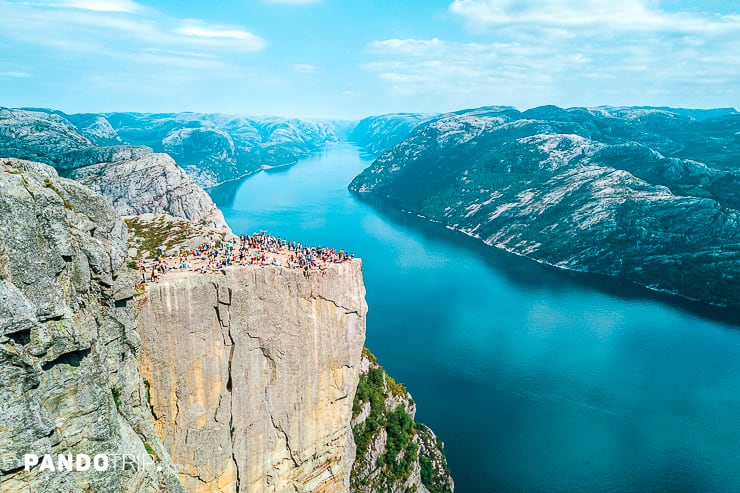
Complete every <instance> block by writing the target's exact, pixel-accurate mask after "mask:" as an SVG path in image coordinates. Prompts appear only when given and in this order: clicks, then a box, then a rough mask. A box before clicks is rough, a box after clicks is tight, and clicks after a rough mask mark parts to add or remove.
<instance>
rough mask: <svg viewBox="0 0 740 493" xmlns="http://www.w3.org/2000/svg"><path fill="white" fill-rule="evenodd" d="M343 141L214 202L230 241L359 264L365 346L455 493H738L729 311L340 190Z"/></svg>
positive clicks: (345, 155) (738, 387)
mask: <svg viewBox="0 0 740 493" xmlns="http://www.w3.org/2000/svg"><path fill="white" fill-rule="evenodd" d="M368 164H369V161H367V160H366V159H363V158H362V157H361V156H360V155H359V153H358V151H357V149H356V148H355V147H353V146H351V145H349V144H339V145H336V146H334V147H331V148H329V149H328V150H327V151H325V152H324V153H322V154H318V155H315V156H312V157H310V158H308V159H305V160H303V161H301V162H299V163H298V164H296V165H295V166H292V167H289V168H283V169H276V170H272V171H270V172H261V173H258V174H256V175H253V176H251V177H248V178H246V179H244V180H242V181H240V182H234V183H230V184H227V185H224V186H221V187H219V188H216V189H212V190H211V191H210V193H211V195H212V197H213V198H214V200H215V201H216V203H217V204H218V206H219V207H220V208H221V209H222V210H223V211H224V214H225V216H226V219H227V221H228V222H229V224H230V225H231V227H232V228H233V229H234V231H236V232H252V231H255V230H259V229H269V230H270V231H271V232H272V233H274V234H276V235H277V234H279V235H282V236H286V237H288V238H290V239H297V240H300V241H302V242H304V243H313V244H321V245H328V246H336V247H338V248H344V249H345V250H349V251H351V252H354V253H355V254H356V255H357V256H360V257H362V259H363V270H364V277H365V284H366V287H367V301H368V304H369V313H368V327H367V343H366V344H367V346H368V347H369V348H370V349H371V350H372V351H373V352H374V353H375V354H376V355H377V356H378V359H379V360H380V363H381V364H382V365H383V366H384V367H385V368H386V369H387V370H388V372H389V373H390V374H391V375H393V376H394V377H395V378H396V380H398V381H401V382H403V383H405V384H406V386H407V388H408V389H409V390H410V392H411V393H412V394H413V396H414V398H415V400H416V403H417V408H418V412H417V419H418V420H420V421H422V422H424V423H426V424H428V425H429V426H431V427H432V429H434V430H435V432H437V434H438V435H439V436H440V438H442V440H443V441H444V442H445V445H446V451H447V456H448V460H449V464H450V467H451V469H452V472H453V477H454V478H455V481H456V485H457V488H456V491H458V492H459V493H468V492H491V491H625V490H627V491H710V490H711V491H738V490H740V459H739V458H740V326H738V325H734V323H736V322H739V321H740V319H738V318H737V314H736V313H735V314H732V313H726V312H724V311H722V310H714V309H710V308H705V307H702V306H700V305H696V304H691V303H685V302H680V301H678V300H676V299H674V298H672V297H668V296H664V295H659V294H654V293H651V292H649V291H647V290H644V289H642V288H638V287H635V286H631V285H628V284H625V283H619V282H617V281H614V280H608V279H602V278H600V277H596V276H585V275H575V274H568V273H563V272H560V271H555V270H554V269H551V268H547V267H544V266H540V265H538V264H536V263H534V262H531V261H528V260H525V259H521V258H518V257H514V256H511V255H508V254H505V253H502V252H498V251H496V250H494V249H492V248H489V247H485V246H483V245H481V244H480V243H479V242H477V241H475V240H473V239H470V238H467V237H465V236H463V235H460V234H459V233H454V232H451V231H447V230H446V229H444V228H442V227H441V226H439V225H435V224H430V223H428V222H425V221H423V220H421V219H418V218H416V217H413V216H410V215H408V214H404V213H399V212H394V211H392V210H389V209H388V208H387V207H382V206H379V205H371V204H369V203H365V202H363V201H361V200H359V199H358V198H356V197H355V196H353V195H352V194H350V193H349V192H348V191H347V189H346V187H347V184H348V183H349V182H350V181H351V179H352V178H353V177H354V176H355V175H356V174H357V173H359V172H360V171H361V170H362V169H363V168H365V167H366V166H367V165H368Z"/></svg>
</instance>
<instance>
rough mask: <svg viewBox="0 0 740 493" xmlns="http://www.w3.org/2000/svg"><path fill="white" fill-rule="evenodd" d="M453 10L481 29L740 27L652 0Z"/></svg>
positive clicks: (504, 2) (508, 1)
mask: <svg viewBox="0 0 740 493" xmlns="http://www.w3.org/2000/svg"><path fill="white" fill-rule="evenodd" d="M450 12H452V13H453V14H457V15H459V16H461V17H462V18H463V19H465V20H466V21H467V22H468V23H469V24H470V25H471V26H472V27H474V28H476V29H478V30H484V29H487V28H488V29H496V30H499V29H504V30H513V29H516V30H519V31H520V32H526V31H530V32H531V31H552V30H571V29H572V30H575V32H574V33H564V34H578V33H579V32H581V33H583V32H596V31H600V30H603V29H606V30H608V31H610V32H620V33H623V32H666V33H668V32H671V33H697V34H706V33H707V32H709V33H712V32H714V33H719V32H737V29H738V19H737V16H732V15H728V16H719V15H709V14H699V13H695V12H692V13H689V12H667V11H662V10H660V9H659V8H657V2H656V1H647V0H620V1H619V2H604V1H602V0H454V1H453V2H452V4H451V5H450Z"/></svg>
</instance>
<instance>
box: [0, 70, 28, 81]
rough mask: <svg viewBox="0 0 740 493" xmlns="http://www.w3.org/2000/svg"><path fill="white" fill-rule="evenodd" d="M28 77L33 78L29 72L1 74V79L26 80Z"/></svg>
mask: <svg viewBox="0 0 740 493" xmlns="http://www.w3.org/2000/svg"><path fill="white" fill-rule="evenodd" d="M27 77H31V74H29V73H28V72H17V71H8V72H0V79H25V78H27Z"/></svg>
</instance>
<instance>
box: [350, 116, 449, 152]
mask: <svg viewBox="0 0 740 493" xmlns="http://www.w3.org/2000/svg"><path fill="white" fill-rule="evenodd" d="M433 116H435V115H427V114H421V113H390V114H387V115H380V116H369V117H367V118H363V119H362V120H360V121H359V122H357V124H356V125H354V126H353V127H351V128H350V129H349V130H348V133H347V138H348V140H349V141H351V142H354V143H355V144H357V145H358V146H359V147H361V148H362V149H363V150H364V151H365V152H366V153H368V154H373V155H378V154H380V153H382V152H383V151H386V150H388V149H390V148H391V147H393V146H394V145H396V144H398V143H399V142H401V141H403V140H404V139H406V138H407V137H408V136H409V135H411V132H413V131H414V129H416V127H418V126H419V125H420V124H422V123H424V122H426V121H428V120H430V119H431V118H432V117H433Z"/></svg>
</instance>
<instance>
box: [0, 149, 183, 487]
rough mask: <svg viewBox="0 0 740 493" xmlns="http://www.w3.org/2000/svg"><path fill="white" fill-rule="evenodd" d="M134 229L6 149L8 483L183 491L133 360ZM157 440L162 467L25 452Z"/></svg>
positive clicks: (2, 271) (2, 247)
mask: <svg viewBox="0 0 740 493" xmlns="http://www.w3.org/2000/svg"><path fill="white" fill-rule="evenodd" d="M126 236H127V233H126V227H125V225H124V224H123V222H122V221H121V219H120V218H119V217H118V215H117V214H116V213H115V211H114V210H113V208H112V207H111V206H110V205H109V204H108V203H107V202H106V200H105V199H104V198H103V197H101V196H99V195H97V194H95V193H93V192H91V191H90V190H89V189H87V188H86V187H84V186H82V185H80V184H79V183H77V182H74V181H71V180H67V179H64V178H60V177H59V176H58V175H57V173H56V171H55V170H54V169H53V168H51V167H49V166H46V165H43V164H39V163H32V162H28V161H20V160H16V159H0V416H2V421H1V425H0V490H1V491H4V492H5V491H7V492H29V493H30V492H38V491H41V492H45V491H48V492H52V491H53V492H60V493H66V492H69V493H77V492H80V491H101V492H106V491H111V492H112V491H116V492H131V493H134V492H142V491H147V492H153V491H172V492H177V491H184V490H183V488H182V486H181V484H180V482H179V480H178V477H177V475H176V473H175V472H174V471H175V470H174V465H173V464H172V462H171V461H170V459H169V455H168V454H167V451H166V450H165V448H164V447H163V445H162V443H161V441H160V440H159V438H158V437H157V434H156V432H155V431H154V427H153V425H152V421H151V416H150V412H149V407H148V405H147V403H146V397H145V392H144V386H143V384H142V379H141V376H140V374H139V370H138V366H137V362H136V352H137V351H138V349H139V347H140V344H141V341H140V339H139V337H138V334H137V332H136V330H135V327H134V324H133V313H132V310H131V308H130V300H131V298H132V297H133V296H134V295H135V293H136V292H135V290H134V289H133V287H134V284H133V281H132V279H130V278H129V277H128V276H127V273H126V272H125V271H121V270H120V269H119V268H120V267H121V265H122V264H123V262H124V258H125V248H126ZM150 451H151V453H153V454H156V456H157V457H158V466H159V468H156V467H142V466H140V467H130V466H129V467H127V468H123V467H121V463H120V462H118V463H117V464H118V465H117V466H116V465H114V464H110V465H109V467H110V469H109V470H107V471H103V472H99V471H96V470H95V469H94V468H90V469H89V470H87V471H75V470H72V471H69V470H66V469H65V470H60V471H54V472H52V471H48V470H42V469H41V468H40V467H39V466H37V467H34V468H31V469H30V470H25V468H24V463H23V458H24V455H25V454H34V455H37V456H42V455H44V454H49V455H51V456H52V457H56V456H57V455H59V454H72V455H73V456H76V455H77V454H87V455H89V456H90V457H93V456H94V455H96V454H106V455H107V456H108V457H109V458H110V459H111V460H114V459H115V458H116V457H118V458H120V457H122V456H123V455H124V454H127V455H130V456H135V457H142V456H143V455H146V454H148V453H149V452H150ZM53 460H54V463H55V464H56V463H57V462H56V459H53ZM160 469H161V470H160Z"/></svg>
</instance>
